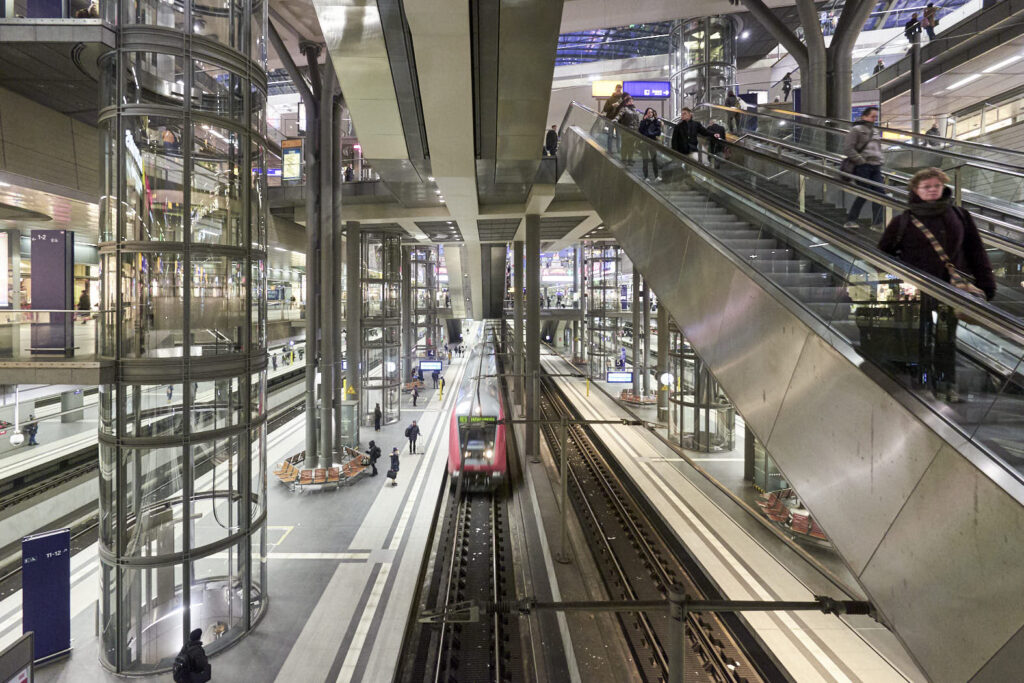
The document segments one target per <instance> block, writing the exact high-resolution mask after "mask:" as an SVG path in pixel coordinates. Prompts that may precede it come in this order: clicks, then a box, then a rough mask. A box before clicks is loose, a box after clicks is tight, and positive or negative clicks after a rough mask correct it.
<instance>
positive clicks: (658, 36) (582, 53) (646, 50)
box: [555, 21, 672, 66]
mask: <svg viewBox="0 0 1024 683" xmlns="http://www.w3.org/2000/svg"><path fill="white" fill-rule="evenodd" d="M671 25H672V22H670V21H663V22H659V23H655V24H630V25H629V26H620V27H618V28H600V29H594V30H590V31H577V32H575V33H563V34H562V35H560V36H558V52H557V53H556V56H555V64H556V65H558V66H562V65H565V64H585V63H587V62H597V61H601V60H603V59H627V58H629V57H646V56H649V55H663V54H667V53H668V32H669V27H670V26H671Z"/></svg>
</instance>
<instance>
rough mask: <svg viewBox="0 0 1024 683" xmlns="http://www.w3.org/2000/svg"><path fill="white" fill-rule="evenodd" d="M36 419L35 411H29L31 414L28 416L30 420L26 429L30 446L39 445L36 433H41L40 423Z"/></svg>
mask: <svg viewBox="0 0 1024 683" xmlns="http://www.w3.org/2000/svg"><path fill="white" fill-rule="evenodd" d="M35 419H36V415H35V413H29V416H28V420H29V422H28V424H27V425H25V429H24V431H25V435H26V436H28V445H29V446H38V445H39V442H38V441H36V434H38V433H39V423H38V422H36V421H35Z"/></svg>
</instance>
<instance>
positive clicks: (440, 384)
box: [438, 377, 444, 394]
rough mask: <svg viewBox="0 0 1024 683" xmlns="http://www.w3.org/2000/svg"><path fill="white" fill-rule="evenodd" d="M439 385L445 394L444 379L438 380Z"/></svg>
mask: <svg viewBox="0 0 1024 683" xmlns="http://www.w3.org/2000/svg"><path fill="white" fill-rule="evenodd" d="M438 385H439V386H440V387H441V393H442V394H444V377H442V378H440V379H439V380H438Z"/></svg>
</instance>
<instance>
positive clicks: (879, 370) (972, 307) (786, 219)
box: [559, 104, 1024, 681]
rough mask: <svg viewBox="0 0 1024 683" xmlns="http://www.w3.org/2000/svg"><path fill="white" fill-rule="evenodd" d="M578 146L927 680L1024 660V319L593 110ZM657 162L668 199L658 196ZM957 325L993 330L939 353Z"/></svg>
mask: <svg viewBox="0 0 1024 683" xmlns="http://www.w3.org/2000/svg"><path fill="white" fill-rule="evenodd" d="M561 139H562V146H561V148H560V150H559V155H560V161H561V162H563V163H561V164H560V165H561V166H562V167H564V168H565V169H566V170H567V171H568V172H569V173H570V174H571V175H572V176H573V179H574V180H575V181H576V183H577V184H578V185H579V187H580V188H581V189H582V190H583V192H584V194H585V195H586V196H587V197H588V199H589V200H590V201H591V203H592V204H593V205H594V208H595V209H596V210H597V211H598V213H599V214H600V215H601V217H602V218H603V219H604V221H605V224H606V225H607V226H608V227H609V229H610V232H611V234H612V236H614V237H615V238H616V239H617V240H618V242H619V243H620V244H621V245H622V247H623V248H624V250H625V251H626V253H627V254H628V255H629V257H630V259H631V260H632V261H633V262H634V264H635V265H636V267H637V268H638V269H640V270H641V272H643V273H644V275H645V277H648V278H649V279H650V282H651V286H652V289H653V290H654V291H655V292H656V293H657V294H658V298H659V302H661V305H664V306H666V308H667V309H668V310H669V312H670V313H671V314H672V316H673V318H675V319H676V320H677V322H678V324H679V325H680V328H681V330H682V331H683V333H684V334H685V335H686V337H687V339H688V340H689V341H690V343H691V344H692V346H693V348H694V349H695V351H696V352H697V353H698V355H700V356H701V358H702V360H703V361H704V362H705V363H706V364H707V366H708V367H709V369H710V370H711V372H712V374H713V375H714V376H715V378H716V380H717V381H718V382H719V384H720V385H721V387H722V388H723V390H724V392H725V393H726V394H727V395H728V396H729V398H730V400H731V401H732V403H733V404H734V405H735V406H736V407H737V410H738V411H739V412H740V413H741V414H742V415H743V416H744V418H745V420H746V422H747V424H748V426H749V427H750V428H751V430H752V431H753V432H754V433H755V434H756V435H757V436H758V437H759V438H760V439H761V441H762V442H764V443H765V444H766V447H767V449H768V450H769V452H771V453H772V455H773V457H774V458H775V460H776V462H777V463H778V464H779V467H780V469H781V470H782V471H783V473H784V475H785V477H786V479H787V481H790V482H791V483H792V485H793V487H794V488H795V489H796V490H797V491H799V492H800V495H801V499H802V500H803V501H804V502H805V503H806V505H807V507H808V508H809V509H811V510H812V511H813V512H814V515H815V517H816V518H817V519H818V520H819V522H820V523H821V526H822V527H823V528H824V529H825V530H826V532H827V533H828V535H829V537H830V538H831V539H832V540H833V542H834V544H835V547H836V549H837V552H838V553H839V554H840V556H841V557H842V558H843V560H844V562H845V563H846V564H847V565H848V566H849V567H850V569H851V571H852V573H853V574H854V576H856V577H857V579H858V581H859V582H861V584H862V585H863V586H864V588H865V590H866V591H867V593H868V594H869V595H870V596H871V598H872V601H873V602H874V603H875V605H876V607H877V608H878V613H879V615H880V618H881V619H882V620H883V621H884V622H885V623H886V624H887V625H889V626H890V627H891V628H892V629H893V631H894V632H895V633H896V634H897V636H898V637H899V638H900V639H901V640H902V641H903V643H904V644H905V645H906V647H907V649H908V651H909V652H910V653H911V654H912V655H913V657H914V658H915V660H916V661H917V662H918V663H919V664H920V665H921V667H922V668H923V669H924V670H925V671H926V672H927V673H928V675H929V677H930V678H931V679H933V680H936V681H963V680H968V679H969V678H971V677H972V676H974V675H976V674H977V673H978V672H980V671H982V670H984V669H985V668H986V667H988V669H989V670H993V668H994V670H996V671H999V670H1001V669H1000V668H999V667H1002V666H1010V663H1011V662H1014V661H1018V659H1016V658H1019V657H1024V642H1018V640H1019V639H1014V636H1015V634H1017V633H1018V632H1019V631H1021V628H1022V626H1024V605H1017V604H1016V603H1013V604H1009V603H1007V601H1006V600H1005V594H1006V591H1007V590H1013V586H1019V584H1020V583H1021V582H1024V565H1021V563H1020V562H1019V556H1020V549H1019V543H1018V542H1017V541H1016V540H1015V538H1013V537H1011V536H1007V533H1006V529H1011V528H1018V527H1019V526H1021V525H1024V483H1022V481H1024V448H1022V442H1024V411H1022V408H1024V386H1022V384H1024V380H1022V379H1021V377H1020V376H1019V372H1018V369H1019V368H1020V367H1021V363H1022V360H1024V352H1022V349H1024V327H1022V324H1021V321H1020V320H1019V319H1017V318H1015V317H1013V316H1011V315H1008V314H1006V313H1005V312H1003V311H1000V310H999V309H997V308H995V307H993V306H990V305H989V304H987V303H985V302H980V301H976V300H972V299H970V298H969V297H965V296H964V295H962V294H961V293H960V292H958V291H957V290H955V289H954V288H952V287H950V286H949V285H947V284H946V283H943V282H941V281H939V280H936V279H934V278H931V277H928V276H925V275H922V274H920V273H917V272H916V271H914V270H912V269H910V268H908V267H906V266H905V265H903V264H901V263H900V262H898V261H895V260H893V259H891V258H889V257H888V256H887V255H886V254H882V253H881V252H879V251H877V250H876V249H874V248H872V247H870V246H867V245H864V244H861V243H859V242H858V241H857V240H856V239H854V238H851V237H850V236H849V235H846V234H834V233H832V232H831V231H830V230H829V229H827V228H825V227H823V226H822V225H821V224H820V222H819V221H817V220H815V219H813V218H812V217H809V216H807V215H806V214H804V213H801V212H799V211H796V210H793V209H791V208H790V207H788V206H786V205H784V204H782V203H780V202H777V201H775V200H774V199H773V198H772V197H770V196H765V195H763V194H757V193H755V192H752V191H751V190H750V189H749V187H747V186H745V185H743V184H742V183H740V182H738V181H737V180H736V179H735V178H732V177H729V176H727V175H723V174H721V173H719V172H717V171H716V170H715V169H712V168H709V167H707V166H704V165H702V164H700V163H697V162H694V161H693V160H691V159H688V158H684V157H683V156H681V155H679V154H677V153H675V152H673V151H671V150H669V149H666V148H664V147H663V146H661V145H658V144H655V143H653V142H651V141H649V140H646V139H643V138H641V137H640V136H639V135H638V134H637V133H636V132H635V131H632V130H629V129H624V128H621V127H619V126H618V125H617V124H613V123H611V122H609V121H607V120H606V119H603V118H601V117H599V116H597V115H596V114H595V113H594V112H592V111H590V110H588V109H586V108H585V107H582V106H580V105H578V104H573V105H572V106H571V107H570V109H569V111H568V112H567V114H566V118H565V121H564V123H563V126H562V138H561ZM644 156H647V158H648V160H649V161H650V160H651V159H657V160H658V162H659V166H660V167H661V168H660V170H661V171H662V175H663V176H664V178H665V182H663V183H655V184H645V183H644V182H643V181H642V178H641V174H642V164H641V163H640V162H641V159H642V158H643V157H644ZM950 309H955V310H957V311H960V312H961V313H962V314H967V315H970V317H972V318H973V319H974V320H975V321H976V322H974V323H972V324H971V325H964V324H963V323H960V324H959V325H956V324H955V323H953V322H952V321H949V322H950V325H949V326H948V327H943V330H944V334H943V335H942V336H939V337H938V338H937V335H936V333H935V330H936V329H937V323H938V322H945V320H944V317H945V313H947V312H948V311H949V310H950ZM947 319H948V318H947ZM957 327H959V328H960V331H959V333H958V334H957V338H956V342H955V343H951V342H952V338H951V337H950V336H949V335H948V334H945V333H946V332H949V331H956V328H957ZM922 341H923V342H924V343H922ZM937 342H938V343H937ZM936 373H938V377H936ZM937 594H942V595H943V596H944V598H943V600H941V601H937V600H935V595H937ZM951 614H955V615H956V618H955V619H953V618H950V615H951ZM1007 670H1009V669H1007Z"/></svg>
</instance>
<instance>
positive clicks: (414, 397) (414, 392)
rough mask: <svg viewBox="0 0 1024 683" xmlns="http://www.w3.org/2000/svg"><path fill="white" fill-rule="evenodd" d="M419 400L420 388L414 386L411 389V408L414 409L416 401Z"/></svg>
mask: <svg viewBox="0 0 1024 683" xmlns="http://www.w3.org/2000/svg"><path fill="white" fill-rule="evenodd" d="M419 398H420V388H419V387H418V386H416V385H415V384H414V385H413V387H412V407H413V408H415V407H416V401H418V400H419Z"/></svg>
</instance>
